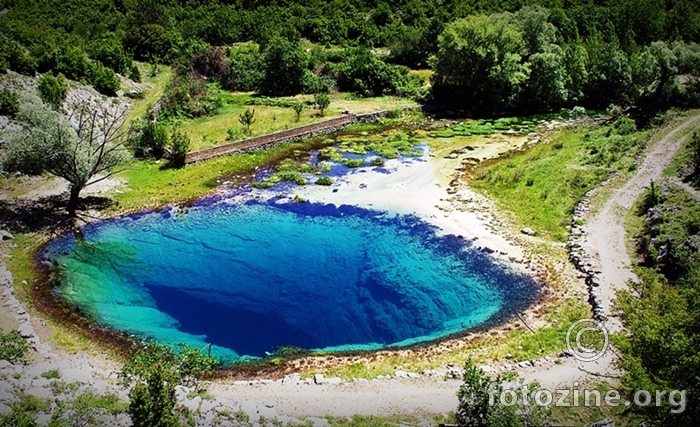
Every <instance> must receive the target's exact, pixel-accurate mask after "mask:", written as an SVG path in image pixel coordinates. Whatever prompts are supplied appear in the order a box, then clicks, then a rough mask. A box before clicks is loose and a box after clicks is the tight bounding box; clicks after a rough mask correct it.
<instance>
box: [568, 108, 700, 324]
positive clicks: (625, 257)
mask: <svg viewBox="0 0 700 427" xmlns="http://www.w3.org/2000/svg"><path fill="white" fill-rule="evenodd" d="M698 126H700V113H697V112H695V113H694V114H693V115H691V116H689V117H688V118H686V119H685V120H683V121H682V122H681V123H680V124H679V125H677V126H676V127H675V128H673V129H672V130H670V131H669V132H668V133H666V134H665V135H664V136H663V137H662V138H661V139H659V140H657V141H655V142H652V144H651V145H650V146H649V147H648V148H647V153H646V155H645V156H644V161H643V162H642V163H641V164H640V165H639V167H638V168H637V170H636V172H635V173H634V175H632V177H630V178H629V179H628V180H627V182H625V183H624V184H623V185H622V186H621V187H620V188H617V189H616V190H614V192H613V193H612V195H611V196H610V197H609V198H608V199H607V201H606V202H605V204H604V205H603V207H602V208H601V209H600V210H599V211H598V212H597V214H595V215H594V216H593V217H591V218H589V219H588V221H587V223H586V225H585V226H584V227H583V228H584V232H585V236H586V238H585V239H584V240H583V241H582V243H581V245H582V247H583V248H584V251H585V252H586V253H588V254H590V255H591V256H592V257H593V268H594V269H596V270H598V271H600V273H599V274H598V278H599V281H600V284H601V286H600V289H599V298H600V300H601V301H600V302H601V304H600V305H601V307H602V308H603V311H604V313H605V315H606V316H607V317H608V321H607V327H608V328H609V329H610V330H613V331H616V330H619V329H620V328H621V324H620V320H619V318H617V317H615V316H614V315H613V310H612V309H613V301H614V299H615V292H617V291H618V290H620V289H626V287H627V283H628V281H630V280H635V279H636V276H635V275H634V273H633V272H632V271H631V265H632V263H631V260H630V257H629V253H628V250H627V233H626V231H625V216H626V215H627V213H628V212H629V210H630V209H631V208H632V205H633V204H634V202H635V201H636V200H637V199H639V197H640V196H641V195H642V193H643V192H644V191H645V190H646V188H647V187H648V186H649V184H650V183H651V181H658V180H660V179H661V178H662V177H663V173H664V169H666V168H667V167H668V166H669V165H670V164H671V162H672V161H673V158H674V156H675V155H676V153H677V152H678V150H679V149H680V148H681V147H682V146H683V144H684V143H685V141H686V140H687V139H688V136H689V131H690V130H691V129H692V128H693V127H698Z"/></svg>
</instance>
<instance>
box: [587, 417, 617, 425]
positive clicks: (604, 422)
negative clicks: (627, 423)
mask: <svg viewBox="0 0 700 427" xmlns="http://www.w3.org/2000/svg"><path fill="white" fill-rule="evenodd" d="M591 427H615V422H614V421H613V420H612V419H610V418H605V419H603V420H600V421H598V422H597V423H593V424H591Z"/></svg>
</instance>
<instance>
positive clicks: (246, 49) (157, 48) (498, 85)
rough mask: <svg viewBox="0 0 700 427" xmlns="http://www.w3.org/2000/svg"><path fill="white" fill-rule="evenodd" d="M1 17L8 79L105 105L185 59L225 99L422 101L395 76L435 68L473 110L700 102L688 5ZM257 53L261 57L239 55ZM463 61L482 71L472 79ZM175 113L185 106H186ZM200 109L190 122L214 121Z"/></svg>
mask: <svg viewBox="0 0 700 427" xmlns="http://www.w3.org/2000/svg"><path fill="white" fill-rule="evenodd" d="M0 5H2V7H7V9H8V10H7V13H5V14H3V15H1V16H0V34H2V38H3V40H2V43H0V46H2V47H0V68H10V69H13V70H15V71H18V72H20V73H24V74H30V75H31V74H33V73H35V72H40V73H46V72H47V71H52V72H53V73H54V74H58V73H62V74H63V75H65V76H66V78H68V79H72V80H81V81H84V82H87V83H90V84H92V85H94V86H95V87H96V88H97V89H98V90H99V91H100V92H102V93H105V94H113V93H114V92H115V91H116V90H117V89H118V87H119V81H118V79H117V78H116V76H115V75H114V73H118V74H122V75H130V76H131V77H132V78H138V73H134V67H133V66H132V62H131V61H132V59H137V60H141V61H147V62H151V63H153V64H157V63H161V62H163V63H171V64H176V63H178V62H180V61H182V60H183V58H186V59H188V60H191V61H192V63H193V64H194V68H195V69H200V68H201V66H204V68H207V67H208V66H209V65H213V67H210V68H209V69H208V71H205V72H203V73H202V72H201V69H200V70H199V71H197V73H199V76H200V77H205V78H208V77H211V76H214V77H216V78H217V79H220V81H221V83H222V86H223V87H224V88H227V89H236V90H258V91H261V92H262V93H267V94H271V95H279V94H296V93H300V92H307V93H315V92H318V91H319V90H320V89H321V88H322V86H326V87H329V86H335V87H338V88H340V89H341V90H351V91H355V92H358V93H362V94H365V93H374V94H380V93H386V92H387V91H390V92H394V93H406V94H414V93H415V90H406V88H405V87H404V86H405V85H404V83H405V82H403V79H402V77H401V75H402V73H404V71H402V69H401V68H396V67H394V66H390V64H391V63H394V64H401V65H407V66H410V67H414V68H417V67H426V66H427V65H428V62H429V61H428V59H429V58H430V57H431V56H434V58H435V60H434V62H433V65H434V67H435V69H436V71H437V74H436V75H435V89H436V90H435V95H436V98H437V100H438V101H440V102H443V101H455V100H456V101H458V102H459V104H460V105H461V106H463V107H467V108H470V109H474V108H483V109H487V110H494V109H503V108H518V109H527V110H544V109H548V108H552V107H556V106H558V105H562V104H566V105H573V104H584V105H596V106H607V104H609V103H611V102H612V103H620V104H628V105H629V104H638V105H639V106H641V107H643V108H644V109H647V108H652V109H656V108H663V107H664V106H665V105H666V104H669V103H670V104H683V105H686V104H697V102H698V101H700V95H698V93H699V91H698V87H699V86H700V85H699V84H698V83H697V79H693V78H691V79H689V80H688V79H686V80H685V81H684V84H679V82H678V79H677V76H678V75H687V74H688V73H689V72H690V73H691V74H694V75H696V76H697V69H698V66H697V64H698V60H697V57H698V48H697V46H696V45H694V44H692V43H697V42H699V41H700V6H699V5H698V3H697V2H692V1H688V0H669V1H661V0H647V1H644V2H641V3H639V2H637V1H634V0H610V1H607V2H590V1H587V0H574V1H567V2H562V1H541V0H525V1H518V2H512V1H508V2H498V1H494V0H480V1H467V0H440V1H437V2H432V1H428V0H399V1H396V2H390V3H389V2H383V1H380V2H366V1H364V0H334V1H332V2H325V1H321V0H310V1H305V2H287V1H284V2H282V1H279V0H270V1H265V2H252V1H242V2H219V1H214V0H204V1H197V2H184V3H183V2H174V1H169V0H126V1H122V2H117V3H113V2H107V1H104V0H98V1H97V2H87V1H85V0H69V1H66V2H62V3H61V4H55V2H52V1H49V0H38V1H31V2H30V1H26V0H3V1H2V2H0ZM545 7H546V8H547V9H544V8H545ZM300 40H308V41H310V42H312V43H315V44H316V45H318V46H325V47H327V48H330V47H331V46H341V47H345V48H352V47H363V48H376V47H388V48H389V49H390V50H389V54H388V55H371V54H370V55H368V53H367V52H368V51H367V50H359V51H354V50H352V49H350V50H347V51H346V52H344V51H338V50H337V49H335V48H332V49H328V50H326V51H323V50H322V49H315V48H312V49H302V48H300V43H299V41H300ZM248 41H253V42H255V43H254V44H243V45H236V46H234V44H236V43H243V42H248ZM209 46H222V47H224V46H226V47H225V48H215V49H210V48H209ZM477 46H478V48H477ZM216 49H218V50H216ZM224 57H226V58H225V59H226V61H222V58H224ZM459 58H461V60H459ZM464 60H470V61H473V64H472V65H471V66H469V67H465V66H464ZM217 65H219V66H220V65H224V66H223V67H217ZM197 73H196V74H197ZM179 74H180V75H181V76H184V75H186V74H187V73H179ZM183 79H184V81H180V82H179V84H177V85H175V87H174V88H173V91H171V92H178V91H177V90H176V89H180V88H181V87H182V86H183V84H184V86H185V87H186V89H187V90H181V89H180V90H181V92H179V94H180V95H184V94H186V93H189V95H190V96H192V93H191V92H192V90H190V89H191V88H190V85H194V86H195V87H200V89H201V85H199V83H197V81H196V80H195V81H192V80H191V79H189V78H184V77H183ZM194 92H196V94H195V95H198V94H199V95H201V90H200V91H197V90H195V91H194ZM479 94H488V96H486V97H481V96H479ZM171 95H173V96H174V95H175V93H171ZM462 95H465V96H466V97H464V98H458V97H459V96H462ZM171 98H172V97H171ZM176 98H177V97H176ZM194 98H197V96H194ZM175 104H177V105H183V104H187V102H185V100H184V99H183V97H181V98H179V99H178V100H177V102H175ZM190 107H193V106H192V105H190ZM201 107H202V106H201V105H200V106H198V107H197V108H194V109H192V110H190V109H188V108H184V111H182V112H181V113H183V114H184V115H187V116H196V115H198V114H200V115H201V114H210V113H211V112H212V109H207V108H201ZM214 110H215V108H214Z"/></svg>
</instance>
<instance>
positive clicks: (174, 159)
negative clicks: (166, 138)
mask: <svg viewBox="0 0 700 427" xmlns="http://www.w3.org/2000/svg"><path fill="white" fill-rule="evenodd" d="M191 145H192V144H191V143H190V138H189V137H188V136H187V135H186V134H184V133H182V132H180V131H179V130H177V129H175V130H173V133H172V134H170V164H171V165H172V166H174V167H176V168H181V167H183V166H185V158H186V157H187V153H188V152H189V151H190V146H191Z"/></svg>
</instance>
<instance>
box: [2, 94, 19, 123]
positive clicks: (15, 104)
mask: <svg viewBox="0 0 700 427" xmlns="http://www.w3.org/2000/svg"><path fill="white" fill-rule="evenodd" d="M17 111H19V95H18V94H17V93H16V92H13V91H11V90H9V89H3V90H0V115H3V116H9V117H14V116H15V114H17Z"/></svg>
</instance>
